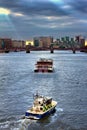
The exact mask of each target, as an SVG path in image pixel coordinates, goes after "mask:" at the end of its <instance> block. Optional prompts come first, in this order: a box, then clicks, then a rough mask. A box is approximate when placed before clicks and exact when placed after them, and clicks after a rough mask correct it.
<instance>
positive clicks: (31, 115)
mask: <svg viewBox="0 0 87 130" xmlns="http://www.w3.org/2000/svg"><path fill="white" fill-rule="evenodd" d="M54 111H55V108H52V109H50V110H49V111H47V112H45V113H44V114H32V113H29V112H26V113H25V117H27V118H29V117H30V118H34V117H35V118H37V119H41V118H43V117H45V116H48V115H49V114H51V113H52V112H54Z"/></svg>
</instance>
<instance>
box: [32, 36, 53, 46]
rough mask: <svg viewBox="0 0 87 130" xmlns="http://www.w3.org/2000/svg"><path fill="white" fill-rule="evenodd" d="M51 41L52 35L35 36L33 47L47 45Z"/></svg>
mask: <svg viewBox="0 0 87 130" xmlns="http://www.w3.org/2000/svg"><path fill="white" fill-rule="evenodd" d="M51 43H53V37H50V36H49V37H43V36H42V37H35V38H34V46H35V47H49V46H50V44H51Z"/></svg>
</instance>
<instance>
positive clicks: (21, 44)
mask: <svg viewBox="0 0 87 130" xmlns="http://www.w3.org/2000/svg"><path fill="white" fill-rule="evenodd" d="M12 47H13V48H25V41H22V40H12Z"/></svg>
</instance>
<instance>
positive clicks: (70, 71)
mask: <svg viewBox="0 0 87 130" xmlns="http://www.w3.org/2000/svg"><path fill="white" fill-rule="evenodd" d="M44 57H46V58H52V59H53V61H54V69H55V72H54V73H43V74H42V73H34V72H33V70H34V65H35V63H36V61H37V60H38V59H39V58H44ZM37 90H38V91H39V92H40V93H41V94H44V95H47V96H51V97H53V99H55V100H56V101H57V102H58V105H57V107H56V112H55V113H54V114H52V115H50V116H49V117H46V118H44V119H42V120H40V121H36V120H29V119H28V120H27V119H22V117H23V115H24V113H25V111H26V110H27V108H28V107H29V106H31V105H32V102H33V94H34V93H35V92H36V91H37ZM0 130H87V54H85V53H81V52H77V53H76V54H73V53H72V52H71V51H54V54H51V53H50V52H49V51H32V52H31V53H30V54H27V53H25V52H13V53H8V54H0Z"/></svg>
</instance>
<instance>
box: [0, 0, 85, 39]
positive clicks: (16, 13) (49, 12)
mask: <svg viewBox="0 0 87 130" xmlns="http://www.w3.org/2000/svg"><path fill="white" fill-rule="evenodd" d="M76 35H82V36H85V37H86V38H87V0H0V38H1V37H8V38H12V39H20V40H28V39H32V38H33V37H36V36H53V37H54V38H58V37H62V36H70V37H74V36H76Z"/></svg>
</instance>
